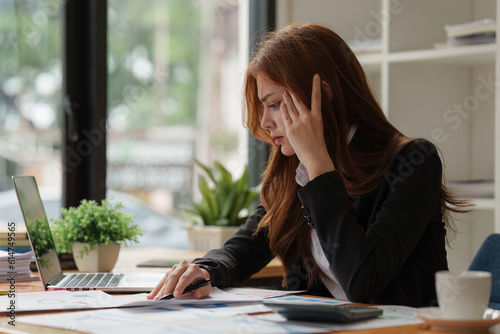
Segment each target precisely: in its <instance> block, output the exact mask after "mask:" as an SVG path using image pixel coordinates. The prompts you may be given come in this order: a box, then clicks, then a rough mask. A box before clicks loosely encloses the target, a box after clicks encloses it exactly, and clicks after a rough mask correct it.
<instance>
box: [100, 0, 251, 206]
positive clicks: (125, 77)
mask: <svg viewBox="0 0 500 334" xmlns="http://www.w3.org/2000/svg"><path fill="white" fill-rule="evenodd" d="M241 3H242V1H238V0H215V1H214V0H205V1H204V0H190V1H186V0H169V1H141V2H138V1H135V0H109V3H108V6H109V9H108V144H107V147H108V148H107V159H108V171H107V185H108V188H110V189H114V190H118V191H122V192H127V193H130V194H133V195H135V196H137V197H140V198H141V199H142V200H144V201H146V202H148V203H149V205H151V206H152V207H154V208H155V209H156V210H158V211H159V212H161V213H163V214H165V215H174V216H180V215H181V212H180V211H179V204H180V203H183V202H185V201H186V200H187V199H188V198H189V197H191V196H192V195H193V194H196V186H197V185H196V181H197V177H196V175H197V173H198V172H199V171H200V169H197V168H196V165H195V162H194V161H195V160H194V159H195V158H196V159H198V160H200V161H202V162H203V163H205V164H209V165H212V163H213V161H215V160H217V161H220V162H222V163H223V164H224V165H225V166H226V167H227V168H228V169H229V170H230V171H232V172H233V173H234V174H235V175H237V176H239V175H240V174H241V173H242V172H243V169H244V167H245V165H246V163H247V131H246V130H245V129H244V128H243V127H242V123H241V87H242V79H243V72H244V69H245V66H246V54H247V51H246V49H243V50H242V49H241V45H245V44H247V42H246V40H245V43H240V39H241V35H242V31H241V30H240V24H239V14H240V10H242V8H243V7H244V6H241ZM244 33H246V31H244ZM244 36H245V37H246V34H245V35H244ZM242 55H243V56H242Z"/></svg>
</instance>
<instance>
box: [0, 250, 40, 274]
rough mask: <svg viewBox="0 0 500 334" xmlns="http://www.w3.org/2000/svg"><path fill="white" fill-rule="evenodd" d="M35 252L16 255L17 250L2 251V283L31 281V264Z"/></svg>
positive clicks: (0, 256) (0, 269)
mask: <svg viewBox="0 0 500 334" xmlns="http://www.w3.org/2000/svg"><path fill="white" fill-rule="evenodd" d="M34 260H35V259H34V257H33V252H26V253H16V251H15V249H9V250H8V251H5V250H0V282H6V281H12V282H16V281H26V280H31V279H32V276H31V269H30V263H31V262H32V261H34Z"/></svg>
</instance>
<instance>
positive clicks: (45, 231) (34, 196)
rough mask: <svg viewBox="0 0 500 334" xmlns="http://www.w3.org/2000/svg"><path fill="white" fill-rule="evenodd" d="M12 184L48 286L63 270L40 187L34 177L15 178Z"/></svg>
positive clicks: (43, 279) (41, 275) (40, 271)
mask: <svg viewBox="0 0 500 334" xmlns="http://www.w3.org/2000/svg"><path fill="white" fill-rule="evenodd" d="M12 182H13V183H14V189H15V190H16V194H17V199H18V201H19V205H20V206H21V211H22V214H23V217H24V221H25V223H26V230H27V232H28V238H29V240H30V243H31V247H32V249H33V252H34V253H35V257H36V265H37V268H38V273H39V274H40V278H41V279H42V283H43V284H44V285H46V284H47V283H48V282H49V281H50V280H51V279H53V278H54V277H55V276H57V275H58V274H59V273H61V272H62V270H61V264H60V262H59V259H58V257H57V252H56V248H55V245H54V239H53V238H52V234H51V232H50V228H49V223H48V221H47V216H46V215H45V210H44V208H43V204H42V199H41V198H40V193H39V191H38V186H37V184H36V181H35V177H33V176H13V177H12Z"/></svg>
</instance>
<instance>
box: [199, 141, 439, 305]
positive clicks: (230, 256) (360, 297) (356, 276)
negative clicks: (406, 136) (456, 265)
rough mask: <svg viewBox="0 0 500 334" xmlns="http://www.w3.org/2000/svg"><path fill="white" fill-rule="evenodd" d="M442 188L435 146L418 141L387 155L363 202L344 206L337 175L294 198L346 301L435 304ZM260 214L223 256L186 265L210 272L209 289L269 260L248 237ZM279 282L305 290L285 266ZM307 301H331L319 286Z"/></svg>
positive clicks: (217, 253)
mask: <svg viewBox="0 0 500 334" xmlns="http://www.w3.org/2000/svg"><path fill="white" fill-rule="evenodd" d="M441 182H442V164H441V160H440V158H439V155H438V153H437V150H436V148H435V146H434V145H433V144H431V143H430V142H428V141H426V140H423V139H417V140H413V141H411V142H409V143H407V144H405V145H404V146H403V147H401V148H400V149H398V150H397V151H396V152H394V154H393V157H392V159H391V161H390V165H389V169H388V171H387V172H386V174H385V178H384V181H383V183H382V184H381V186H380V187H379V189H378V190H377V191H376V192H375V193H373V194H372V195H370V196H367V197H365V198H362V199H352V198H350V197H349V196H348V195H347V192H346V189H345V186H344V184H343V182H342V179H341V177H340V175H339V174H338V172H336V171H334V172H328V173H325V174H323V175H320V176H318V177H316V178H315V179H314V180H312V181H310V182H309V183H307V184H306V185H305V186H304V187H303V188H301V189H300V190H299V191H298V196H299V198H300V201H301V202H302V204H303V206H304V209H305V211H306V216H309V218H310V220H311V222H312V223H313V225H314V228H316V232H317V234H318V237H319V240H320V244H321V246H322V248H323V251H324V252H325V256H326V258H327V259H328V261H329V263H330V267H331V269H332V270H333V271H334V272H335V275H336V276H337V278H338V280H339V282H340V284H341V285H342V288H343V289H344V291H345V292H346V295H347V297H348V299H349V300H350V301H353V302H366V303H376V304H398V305H407V306H413V307H421V306H430V305H436V304H437V302H436V292H435V285H434V274H435V272H436V271H438V270H447V268H448V265H447V260H446V249H445V245H446V230H445V225H444V223H443V220H442V213H441V204H440V196H441ZM264 214H265V210H264V208H263V207H262V206H259V207H258V208H257V210H256V211H255V213H254V214H253V215H252V216H251V217H250V218H249V219H248V220H247V221H246V223H245V224H244V225H242V227H241V228H240V230H239V231H238V232H237V233H236V234H235V235H234V236H233V237H232V238H231V239H229V240H228V241H227V242H226V244H225V245H224V247H223V248H221V249H216V250H211V251H210V252H208V253H207V254H206V255H205V256H204V257H203V258H200V259H195V260H194V261H193V262H194V263H196V264H198V265H200V266H201V267H203V268H205V269H207V270H208V271H209V273H210V276H211V279H212V285H214V286H217V287H220V288H223V287H227V286H233V285H236V284H239V283H241V282H243V281H244V280H246V279H247V278H249V277H250V276H251V275H252V274H254V273H255V272H258V271H259V270H260V269H262V268H263V267H264V266H265V265H266V264H267V263H269V261H270V260H271V259H272V258H273V257H274V255H273V254H272V252H271V250H270V248H269V241H268V238H267V233H266V230H261V231H260V232H259V233H258V234H257V235H256V236H253V233H254V231H255V230H256V227H257V225H258V223H259V221H260V219H261V217H262V216H263V215H264ZM318 270H319V269H318ZM286 275H287V280H288V288H289V289H291V290H306V289H307V283H308V282H307V272H306V270H305V266H304V265H303V263H297V264H295V265H292V266H290V267H289V268H288V269H287V273H286ZM308 293H309V294H316V295H322V296H331V295H330V293H329V292H328V290H327V289H326V288H325V287H324V286H323V285H322V284H318V285H316V286H314V287H312V288H311V289H309V291H308ZM333 297H335V296H333Z"/></svg>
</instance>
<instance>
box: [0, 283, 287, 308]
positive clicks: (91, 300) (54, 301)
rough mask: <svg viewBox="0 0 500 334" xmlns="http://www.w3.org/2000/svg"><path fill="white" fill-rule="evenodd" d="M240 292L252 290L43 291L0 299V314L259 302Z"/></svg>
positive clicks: (257, 297)
mask: <svg viewBox="0 0 500 334" xmlns="http://www.w3.org/2000/svg"><path fill="white" fill-rule="evenodd" d="M241 290H254V289H233V288H230V289H226V290H224V291H223V290H220V289H218V288H213V289H212V292H211V294H210V296H208V297H206V298H203V299H193V298H173V299H169V300H157V301H155V300H150V299H147V298H146V296H147V294H146V293H138V294H130V295H110V294H107V293H105V292H103V291H100V290H92V291H44V292H33V293H19V294H16V296H15V299H12V298H10V297H9V296H7V295H4V296H0V313H7V312H8V310H9V306H10V305H11V302H12V300H15V307H16V312H30V311H54V310H75V309H95V308H115V307H138V306H155V305H156V306H158V305H179V306H183V307H190V306H192V305H199V306H203V305H205V306H207V305H213V304H223V303H245V302H246V303H256V302H259V301H261V300H263V299H264V298H266V297H264V296H263V294H264V293H263V292H262V290H261V289H255V291H254V292H253V294H252V293H244V292H243V291H241ZM291 293H296V291H280V290H267V295H268V296H276V295H285V294H291Z"/></svg>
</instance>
